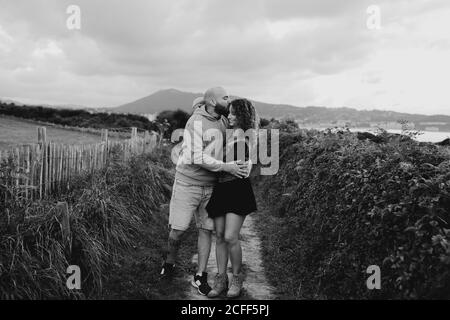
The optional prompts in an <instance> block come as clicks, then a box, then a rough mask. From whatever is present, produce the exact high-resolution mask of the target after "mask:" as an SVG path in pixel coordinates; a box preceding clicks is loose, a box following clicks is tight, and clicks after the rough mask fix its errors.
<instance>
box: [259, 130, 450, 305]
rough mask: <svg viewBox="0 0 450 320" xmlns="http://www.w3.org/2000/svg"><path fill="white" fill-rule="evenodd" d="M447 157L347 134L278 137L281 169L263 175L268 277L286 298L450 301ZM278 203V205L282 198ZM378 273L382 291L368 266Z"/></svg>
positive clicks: (431, 149) (426, 148)
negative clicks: (371, 286)
mask: <svg viewBox="0 0 450 320" xmlns="http://www.w3.org/2000/svg"><path fill="white" fill-rule="evenodd" d="M449 163H450V157H449V155H448V153H446V152H444V150H442V149H440V148H439V147H438V146H435V145H433V144H424V143H417V142H415V141H413V140H410V139H406V140H404V141H402V140H396V141H395V142H390V143H379V144H377V143H374V142H372V141H367V140H364V141H360V140H358V139H357V137H356V135H355V134H352V133H350V132H346V131H340V132H331V131H328V132H314V131H302V132H297V133H291V134H283V135H282V136H281V137H280V170H279V173H278V174H277V175H275V176H268V177H262V178H260V180H259V181H258V190H259V191H260V192H261V194H264V195H265V196H264V199H265V200H266V204H267V206H268V208H269V210H268V212H269V213H268V214H269V216H263V217H260V219H259V221H260V224H261V227H262V231H263V232H261V234H262V235H263V240H264V243H265V246H266V247H265V253H266V255H265V256H266V262H267V263H268V265H269V266H270V268H269V269H270V274H271V275H272V276H274V277H276V274H278V275H279V274H285V275H287V278H286V279H284V281H282V283H281V285H280V290H281V291H282V292H284V294H285V295H286V296H287V297H289V298H330V299H342V298H368V299H373V298H393V299H400V298H403V299H417V298H430V299H432V298H447V299H448V298H450V268H449V266H450V243H449V241H450V227H449V221H450V212H449V211H450V210H449V208H450V166H449ZM279 199H284V200H283V201H280V200H279ZM370 265H378V266H380V268H381V275H382V282H381V285H382V290H374V291H371V290H368V289H367V287H366V279H367V278H368V276H369V275H368V274H367V273H366V269H367V267H368V266H370Z"/></svg>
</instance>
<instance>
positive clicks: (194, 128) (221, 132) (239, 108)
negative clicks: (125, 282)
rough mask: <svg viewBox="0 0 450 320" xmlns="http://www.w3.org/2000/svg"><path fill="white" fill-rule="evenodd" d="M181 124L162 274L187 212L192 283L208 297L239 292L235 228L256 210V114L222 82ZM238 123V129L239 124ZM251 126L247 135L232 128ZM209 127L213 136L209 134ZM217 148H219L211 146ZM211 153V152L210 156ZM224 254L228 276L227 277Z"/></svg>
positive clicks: (171, 261) (169, 268) (169, 267)
mask: <svg viewBox="0 0 450 320" xmlns="http://www.w3.org/2000/svg"><path fill="white" fill-rule="evenodd" d="M193 108H194V112H193V114H192V116H191V117H190V119H189V120H188V122H187V124H186V128H185V131H184V134H183V144H182V147H181V152H180V154H179V158H178V161H177V166H176V174H175V182H174V185H173V190H172V198H171V201H170V213H169V226H170V234H169V240H168V248H167V249H168V250H167V255H166V258H165V261H164V263H163V266H162V270H161V275H163V276H169V277H170V276H171V275H173V273H174V267H175V263H176V260H177V254H178V249H179V247H180V244H181V240H182V236H183V234H184V232H185V231H186V230H187V229H188V227H189V225H190V222H191V220H192V217H194V218H195V222H196V226H197V228H198V232H199V234H198V270H197V272H196V274H194V275H193V279H192V282H191V283H192V285H193V286H194V287H196V288H197V289H198V292H199V294H201V295H205V296H208V297H210V298H214V297H218V296H220V295H225V294H226V296H227V297H229V298H232V297H238V296H239V295H240V294H241V290H242V282H243V274H242V271H241V266H242V249H241V245H240V241H239V233H240V230H241V227H242V225H243V223H244V220H245V217H246V216H247V215H248V214H250V213H253V212H255V211H256V209H257V208H256V202H255V196H254V194H253V189H252V186H251V183H250V179H249V175H250V171H251V169H252V162H251V161H250V160H251V159H250V158H251V157H250V155H251V153H252V152H253V149H252V148H255V147H256V133H255V132H256V129H257V126H258V120H257V114H256V110H255V107H254V106H253V104H252V103H251V102H250V101H249V100H247V99H236V100H233V101H231V99H230V97H229V96H228V94H227V92H226V91H225V89H223V88H221V87H216V88H212V89H209V90H207V91H206V93H205V94H204V96H203V97H202V98H199V99H196V100H195V101H194V105H193ZM240 129H241V130H240ZM249 129H255V130H250V132H253V134H251V135H250V137H249V136H248V135H243V134H235V133H236V132H239V133H243V132H248V130H249ZM211 132H213V133H215V134H212V135H213V136H214V138H211V136H212V135H211ZM217 150H219V151H220V152H216V151H217ZM213 153H214V156H213ZM213 232H215V235H216V261H217V274H216V276H215V279H214V283H213V284H212V288H211V286H210V285H209V283H208V273H207V270H206V268H207V264H208V259H209V255H210V250H211V241H212V233H213ZM228 260H230V261H231V266H232V270H233V276H232V278H231V280H230V279H229V278H228V274H227V266H228Z"/></svg>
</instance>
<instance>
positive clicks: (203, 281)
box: [191, 272, 211, 296]
mask: <svg viewBox="0 0 450 320" xmlns="http://www.w3.org/2000/svg"><path fill="white" fill-rule="evenodd" d="M191 284H192V285H193V286H194V288H197V289H198V293H200V294H201V295H202V296H206V295H208V293H209V292H210V291H211V287H210V286H209V284H208V273H206V272H203V273H202V275H201V276H200V275H198V274H195V275H194V279H193V280H192V282H191Z"/></svg>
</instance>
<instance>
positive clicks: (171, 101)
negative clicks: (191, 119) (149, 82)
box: [109, 89, 203, 114]
mask: <svg viewBox="0 0 450 320" xmlns="http://www.w3.org/2000/svg"><path fill="white" fill-rule="evenodd" d="M202 95H203V94H202V93H189V92H183V91H179V90H176V89H167V90H161V91H157V92H155V93H154V94H152V95H149V96H147V97H144V98H142V99H139V100H136V101H133V102H130V103H127V104H124V105H122V106H119V107H116V108H113V109H109V111H112V112H121V113H138V114H156V113H159V112H161V111H164V110H176V109H181V110H184V111H186V112H191V111H192V102H193V101H194V99H195V98H198V97H201V96H202Z"/></svg>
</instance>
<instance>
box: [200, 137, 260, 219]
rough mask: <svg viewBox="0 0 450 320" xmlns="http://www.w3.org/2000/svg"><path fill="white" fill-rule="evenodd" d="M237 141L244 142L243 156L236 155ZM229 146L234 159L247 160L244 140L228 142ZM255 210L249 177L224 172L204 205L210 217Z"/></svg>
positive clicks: (248, 212)
mask: <svg viewBox="0 0 450 320" xmlns="http://www.w3.org/2000/svg"><path fill="white" fill-rule="evenodd" d="M239 143H244V144H245V157H243V156H239V155H238V152H237V150H238V144H239ZM230 147H231V148H232V149H233V150H234V160H235V161H237V160H238V159H240V160H244V161H248V158H249V152H248V146H247V144H246V143H245V141H243V140H240V141H235V142H233V143H231V144H230ZM225 149H226V150H225V153H226V152H227V149H228V150H230V148H225ZM225 156H226V154H225ZM256 210H257V207H256V200H255V195H254V193H253V188H252V184H251V182H250V179H249V178H236V177H234V176H232V175H230V174H225V173H224V174H223V175H221V176H220V177H219V183H218V184H217V185H216V186H215V187H214V189H213V192H212V195H211V198H210V200H209V202H208V204H207V206H206V211H208V216H209V217H210V218H216V217H220V216H224V215H226V214H227V213H234V214H237V215H241V216H246V215H248V214H250V213H252V212H255V211H256Z"/></svg>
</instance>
